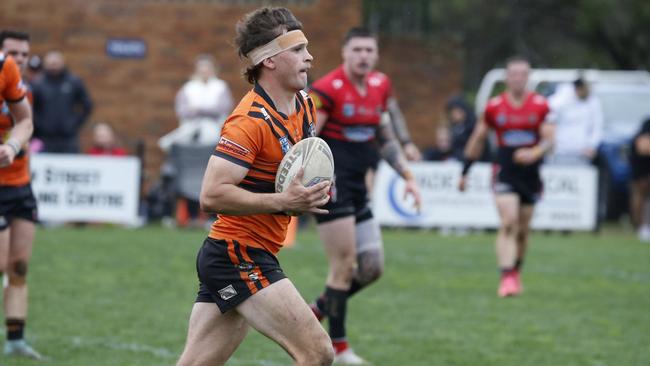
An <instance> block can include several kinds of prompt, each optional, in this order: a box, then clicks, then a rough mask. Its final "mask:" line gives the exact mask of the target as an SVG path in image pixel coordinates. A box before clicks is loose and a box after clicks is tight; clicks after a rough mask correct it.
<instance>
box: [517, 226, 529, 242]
mask: <svg viewBox="0 0 650 366" xmlns="http://www.w3.org/2000/svg"><path fill="white" fill-rule="evenodd" d="M526 240H528V230H523V229H521V228H519V231H518V232H517V241H518V242H525V241H526Z"/></svg>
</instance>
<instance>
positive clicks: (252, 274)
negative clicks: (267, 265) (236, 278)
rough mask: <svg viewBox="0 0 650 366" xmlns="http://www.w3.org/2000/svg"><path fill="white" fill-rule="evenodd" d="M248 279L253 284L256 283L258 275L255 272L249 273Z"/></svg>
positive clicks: (258, 278)
mask: <svg viewBox="0 0 650 366" xmlns="http://www.w3.org/2000/svg"><path fill="white" fill-rule="evenodd" d="M248 278H249V279H250V280H251V281H253V282H257V281H259V280H260V275H259V274H258V273H257V272H249V273H248Z"/></svg>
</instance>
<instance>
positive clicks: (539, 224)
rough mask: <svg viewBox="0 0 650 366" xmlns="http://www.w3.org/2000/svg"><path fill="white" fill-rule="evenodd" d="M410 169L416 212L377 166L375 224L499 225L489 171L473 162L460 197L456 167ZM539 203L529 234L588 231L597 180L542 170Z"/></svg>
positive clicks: (593, 173)
mask: <svg viewBox="0 0 650 366" xmlns="http://www.w3.org/2000/svg"><path fill="white" fill-rule="evenodd" d="M410 167H411V169H412V171H413V174H414V175H415V177H416V179H417V182H418V184H419V187H420V190H421V194H422V208H421V210H420V212H417V211H416V210H415V209H414V208H413V202H412V200H411V199H410V197H409V198H407V199H404V181H403V180H402V179H401V178H400V177H399V176H398V175H397V174H396V173H395V172H394V171H393V169H391V168H390V166H388V164H386V163H384V162H382V164H381V165H380V167H379V170H378V171H377V175H376V179H375V186H374V190H373V196H372V208H373V213H374V216H375V217H376V218H377V221H378V222H379V223H380V224H381V225H387V226H409V227H473V228H496V227H498V225H499V217H498V215H497V211H496V207H495V204H494V195H493V193H492V166H491V164H487V163H476V164H474V166H473V167H472V169H471V171H470V174H469V176H468V184H467V189H466V191H465V192H460V191H458V188H457V187H458V180H459V178H460V172H461V165H460V164H459V163H457V162H442V163H438V162H420V163H411V164H410ZM541 174H542V180H543V182H544V191H543V194H542V199H541V200H540V201H539V202H538V203H537V205H535V214H534V217H533V221H532V224H531V225H532V228H533V229H549V230H584V231H589V230H594V229H595V227H596V205H597V177H598V172H597V170H596V169H595V168H594V167H591V166H556V165H552V166H543V167H542V171H541Z"/></svg>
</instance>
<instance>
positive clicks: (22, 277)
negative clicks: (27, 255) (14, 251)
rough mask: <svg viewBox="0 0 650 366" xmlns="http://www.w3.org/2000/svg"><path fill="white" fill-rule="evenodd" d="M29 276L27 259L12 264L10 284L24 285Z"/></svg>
mask: <svg viewBox="0 0 650 366" xmlns="http://www.w3.org/2000/svg"><path fill="white" fill-rule="evenodd" d="M26 278H27V261H24V260H18V261H15V262H13V263H12V264H11V271H10V272H9V284H10V285H12V286H21V285H24V284H25V282H26Z"/></svg>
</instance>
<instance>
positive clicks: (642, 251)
mask: <svg viewBox="0 0 650 366" xmlns="http://www.w3.org/2000/svg"><path fill="white" fill-rule="evenodd" d="M204 235H205V233H204V232H203V231H180V230H170V229H164V228H161V227H156V226H150V227H146V228H143V229H138V230H123V229H119V228H111V227H89V228H82V229H72V228H59V229H50V230H39V232H38V234H37V244H36V249H35V253H34V257H33V260H32V263H31V267H30V292H31V294H30V298H31V299H30V302H31V303H30V317H29V319H28V328H27V333H26V334H27V338H28V340H30V341H31V343H32V344H33V345H34V346H35V347H36V349H38V350H39V351H40V352H42V353H43V354H44V355H46V356H47V357H48V362H46V364H47V365H66V366H76V365H83V366H88V365H116V366H117V365H119V366H124V365H172V364H174V363H175V361H176V358H177V357H178V355H179V354H180V352H181V350H182V347H183V343H184V341H185V334H186V327H187V320H188V316H189V312H190V310H191V306H192V303H193V299H194V296H195V293H196V288H197V283H196V275H195V267H194V260H195V255H196V251H197V249H198V247H199V246H200V244H201V242H202V240H203V238H204ZM493 240H494V235H493V234H475V235H470V236H465V237H441V236H439V235H437V234H436V233H435V232H426V231H400V230H389V231H384V241H385V247H386V260H387V265H386V272H385V275H384V277H383V278H382V279H381V280H380V281H379V282H378V283H376V284H375V285H374V286H372V287H370V288H368V289H366V290H364V291H363V292H361V293H360V294H359V295H358V296H356V297H354V298H353V299H352V300H351V302H350V303H349V307H348V309H349V313H348V314H349V315H348V338H349V340H350V342H351V344H352V346H353V347H354V348H355V350H356V351H357V353H359V354H360V355H362V356H363V357H365V358H367V359H369V360H370V361H372V362H373V363H374V364H375V365H399V366H401V365H405V366H410V365H414V366H415V365H422V366H431V365H472V366H474V365H495V366H496V365H498V366H507V365H536V366H538V365H594V366H595V365H648V364H650V245H648V244H647V243H646V244H643V243H639V242H638V241H637V240H636V239H635V237H634V236H633V235H631V234H626V233H622V232H620V231H617V230H614V229H609V230H605V231H604V232H603V233H601V234H600V235H598V236H596V235H593V234H574V235H569V236H562V235H556V234H552V235H544V234H535V235H534V236H533V237H532V239H531V249H530V253H529V256H528V260H527V262H526V264H525V270H524V273H523V281H524V286H525V293H524V295H523V296H521V297H518V298H509V299H498V298H497V297H496V285H497V280H498V273H497V271H496V269H495V264H494V262H495V261H494V253H493V244H492V243H493ZM298 241H299V243H298V244H297V245H296V246H295V247H293V248H290V249H286V250H284V251H282V252H281V254H280V262H281V263H282V266H283V268H284V269H285V272H286V273H287V274H288V276H289V277H290V278H291V279H292V280H293V282H294V283H295V284H296V286H297V287H298V289H299V290H300V292H301V293H302V294H303V296H305V298H307V299H308V300H311V299H313V298H314V297H315V296H317V295H318V294H319V293H320V291H321V290H322V289H323V280H324V277H325V274H326V260H325V258H324V254H323V250H322V247H321V245H320V244H319V242H318V239H317V236H316V234H315V231H314V230H312V229H308V230H305V231H303V232H301V233H300V234H299V236H298ZM0 363H1V364H2V365H33V364H35V363H34V362H32V361H28V360H18V359H11V360H8V359H4V358H3V359H2V360H1V361H0ZM228 364H229V365H235V366H244V365H265V366H273V365H290V364H291V360H290V358H289V357H288V356H287V355H286V354H285V353H284V352H283V351H282V350H281V349H280V347H278V346H277V345H275V344H274V343H273V342H272V341H270V340H268V339H267V338H265V337H263V336H261V335H260V334H258V333H256V332H255V331H251V332H249V334H248V337H247V338H246V340H245V341H244V343H243V344H242V345H241V346H240V348H239V349H238V350H237V352H236V353H235V354H234V356H233V358H232V359H231V360H230V362H229V363H228Z"/></svg>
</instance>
